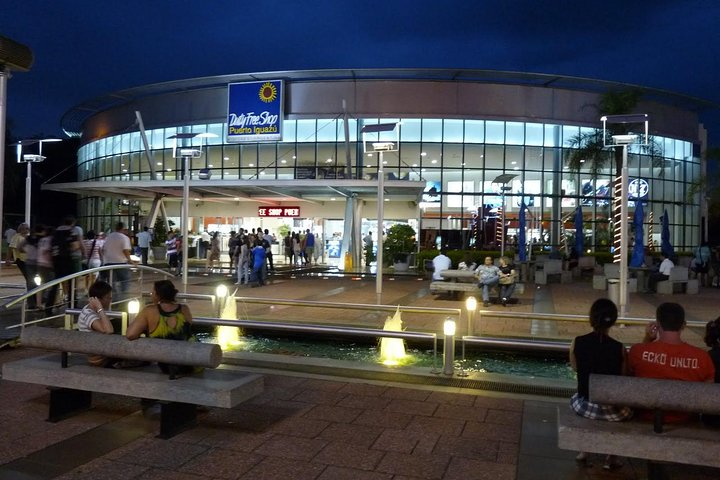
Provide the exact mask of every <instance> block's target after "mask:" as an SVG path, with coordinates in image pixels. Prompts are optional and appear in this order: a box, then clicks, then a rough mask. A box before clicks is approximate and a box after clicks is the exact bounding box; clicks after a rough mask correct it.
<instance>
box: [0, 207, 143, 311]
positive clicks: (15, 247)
mask: <svg viewBox="0 0 720 480" xmlns="http://www.w3.org/2000/svg"><path fill="white" fill-rule="evenodd" d="M5 239H6V241H7V243H8V253H7V255H8V257H7V260H8V262H11V263H13V264H15V265H17V267H18V269H19V270H20V273H22V275H23V277H24V279H25V283H26V286H27V289H28V290H31V289H33V288H35V287H36V286H37V285H42V284H44V283H47V282H49V281H51V280H54V279H56V278H60V277H65V276H68V275H72V274H74V273H78V272H81V271H83V270H87V269H89V268H94V267H98V266H101V265H121V264H128V263H135V262H134V260H133V259H131V252H132V246H131V241H130V238H129V237H128V234H127V231H126V230H125V226H124V224H123V223H121V222H120V223H118V224H116V225H115V230H114V231H113V232H112V233H109V234H108V235H107V236H106V235H105V233H104V232H98V233H96V232H94V231H92V230H90V231H88V232H84V231H83V229H82V228H81V227H80V226H78V225H77V224H76V222H75V219H74V218H73V217H70V216H68V217H65V218H64V219H63V222H62V224H61V225H59V226H57V227H51V226H45V225H35V226H34V227H33V228H32V230H31V229H30V228H29V226H28V225H27V224H25V223H21V224H20V225H19V226H18V228H17V230H15V229H8V230H6V231H5ZM103 273H104V275H103V276H104V277H105V276H107V275H108V274H107V273H105V272H103ZM113 275H114V281H113V285H114V286H115V289H116V291H117V292H118V293H119V294H123V293H124V292H126V291H127V288H128V282H129V272H128V270H127V269H117V270H114V271H113ZM96 277H97V275H88V276H87V277H86V278H85V283H84V287H85V294H87V293H88V290H89V288H90V285H91V284H92V283H93V282H94V280H95V279H96ZM61 286H62V291H63V296H62V297H61V299H58V291H59V289H58V285H55V286H53V287H50V288H48V289H46V290H45V291H44V292H43V293H42V294H38V295H36V296H34V297H31V298H28V308H30V309H38V310H44V311H45V312H46V313H50V312H51V311H52V308H53V307H55V306H58V305H61V304H63V303H65V302H68V301H69V300H70V299H69V295H70V288H69V285H68V284H67V282H64V283H63V284H62V285H61ZM78 288H79V285H78Z"/></svg>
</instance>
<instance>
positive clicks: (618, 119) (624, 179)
mask: <svg viewBox="0 0 720 480" xmlns="http://www.w3.org/2000/svg"><path fill="white" fill-rule="evenodd" d="M600 121H601V122H602V124H603V146H605V147H610V148H617V147H622V149H623V150H622V168H621V169H620V192H618V193H619V195H620V218H619V219H617V221H616V225H617V228H618V229H619V231H620V255H619V256H617V258H618V259H619V262H620V289H619V297H620V298H618V311H619V314H620V316H621V317H624V316H625V314H626V313H627V310H628V289H627V282H628V204H627V202H628V165H627V164H628V147H629V146H630V145H640V146H648V145H649V141H650V140H649V139H650V137H649V125H648V122H649V116H648V115H647V114H645V113H639V114H631V115H605V116H603V117H601V118H600ZM619 124H623V125H626V126H627V127H626V128H630V126H631V125H633V124H635V125H636V126H641V128H644V133H643V135H642V136H641V135H638V134H634V133H625V134H611V135H610V139H611V143H608V135H607V133H608V125H619ZM639 139H640V140H639ZM613 213H614V212H613Z"/></svg>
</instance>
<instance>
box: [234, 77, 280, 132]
mask: <svg viewBox="0 0 720 480" xmlns="http://www.w3.org/2000/svg"><path fill="white" fill-rule="evenodd" d="M283 93H284V91H283V81H282V80H269V81H261V82H243V83H231V84H228V117H227V118H228V126H227V131H226V132H225V133H226V137H227V141H228V142H235V143H240V142H274V141H280V140H282V120H283V104H284V102H283Z"/></svg>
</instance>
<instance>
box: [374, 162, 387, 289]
mask: <svg viewBox="0 0 720 480" xmlns="http://www.w3.org/2000/svg"><path fill="white" fill-rule="evenodd" d="M377 198H378V200H377V201H378V204H377V222H378V223H377V235H378V239H377V269H376V271H377V273H376V275H375V293H377V294H378V296H380V295H382V274H383V271H382V269H383V223H384V221H385V173H384V172H383V152H382V151H381V152H380V153H379V154H378V197H377ZM379 300H380V299H378V301H379Z"/></svg>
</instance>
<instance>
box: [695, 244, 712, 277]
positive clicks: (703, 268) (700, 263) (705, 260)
mask: <svg viewBox="0 0 720 480" xmlns="http://www.w3.org/2000/svg"><path fill="white" fill-rule="evenodd" d="M694 254H695V256H694V258H693V259H692V264H691V265H690V270H691V271H692V272H693V273H695V275H696V276H697V278H698V279H699V283H700V286H702V287H709V286H710V285H709V284H708V272H709V271H710V260H712V250H710V245H709V244H708V242H702V243H701V244H700V246H698V247H695V251H694Z"/></svg>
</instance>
